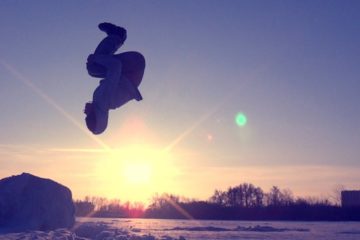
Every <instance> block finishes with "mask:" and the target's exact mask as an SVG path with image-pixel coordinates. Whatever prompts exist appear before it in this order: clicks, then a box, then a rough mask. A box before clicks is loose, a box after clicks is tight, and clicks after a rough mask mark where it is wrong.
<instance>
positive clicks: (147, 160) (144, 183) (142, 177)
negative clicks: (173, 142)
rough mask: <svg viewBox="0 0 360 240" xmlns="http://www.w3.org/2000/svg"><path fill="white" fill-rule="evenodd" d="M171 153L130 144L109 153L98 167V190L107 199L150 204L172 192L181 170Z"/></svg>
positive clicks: (100, 160)
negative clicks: (156, 196) (162, 193)
mask: <svg viewBox="0 0 360 240" xmlns="http://www.w3.org/2000/svg"><path fill="white" fill-rule="evenodd" d="M173 161H174V158H173V156H171V155H170V153H169V152H165V151H162V150H160V149H155V148H152V147H150V146H147V145H129V146H125V147H123V148H121V149H114V150H110V151H109V152H107V153H106V154H105V155H104V156H103V158H102V159H99V161H98V164H97V168H96V177H97V179H98V184H99V186H98V188H99V189H101V193H100V194H101V195H102V196H105V197H107V198H118V199H120V200H121V199H126V200H129V201H132V202H143V203H147V202H148V201H149V200H150V198H151V197H152V196H153V195H154V194H155V193H159V192H167V191H168V192H169V191H171V187H172V186H173V184H172V183H173V180H174V177H176V176H177V174H178V172H179V171H178V170H177V169H176V167H175V165H174V162H173Z"/></svg>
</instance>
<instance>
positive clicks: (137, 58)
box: [84, 23, 145, 134]
mask: <svg viewBox="0 0 360 240" xmlns="http://www.w3.org/2000/svg"><path fill="white" fill-rule="evenodd" d="M98 27H99V29H100V30H101V31H103V32H105V33H106V34H107V36H106V37H105V38H104V39H103V40H102V41H101V42H100V43H99V45H98V46H97V48H96V49H95V52H94V53H93V54H90V55H89V57H88V58H87V63H86V68H87V71H88V73H89V75H90V76H92V77H95V78H103V79H102V80H101V81H100V84H99V86H98V87H97V88H96V89H95V91H94V93H93V99H92V101H91V102H88V103H86V104H85V109H84V113H85V114H86V117H85V122H86V126H87V127H88V129H89V130H90V131H91V132H92V133H93V134H100V133H102V132H104V131H105V129H106V127H107V124H108V116H109V110H110V109H116V108H119V107H121V106H122V105H124V104H125V103H127V102H128V101H130V100H132V99H135V100H137V101H140V100H142V96H141V94H140V92H139V90H138V86H139V85H140V83H141V80H142V78H143V75H144V70H145V58H144V56H143V55H142V54H141V53H138V52H123V53H120V54H115V52H116V51H117V50H118V49H119V48H120V47H121V46H122V45H123V44H124V42H125V40H126V37H127V35H126V30H125V29H124V28H122V27H119V26H116V25H114V24H112V23H100V24H99V26H98Z"/></svg>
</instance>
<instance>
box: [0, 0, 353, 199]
mask: <svg viewBox="0 0 360 240" xmlns="http://www.w3.org/2000/svg"><path fill="white" fill-rule="evenodd" d="M359 10H360V4H359V2H358V1H203V0H195V1H106V2H105V1H59V2H54V1H51V2H49V1H26V2H24V1H2V2H1V3H0V27H1V30H2V34H1V37H0V60H1V64H0V77H1V79H0V109H1V111H2V114H1V118H0V125H1V135H0V176H1V177H5V176H8V175H11V174H16V173H20V172H22V171H31V172H33V173H34V174H38V175H41V176H44V177H52V178H55V179H56V180H58V181H61V182H63V183H64V184H66V185H68V186H70V187H71V188H72V190H73V192H74V194H75V195H76V196H79V197H81V196H83V195H86V194H87V195H91V194H92V193H93V192H95V193H96V194H99V195H100V194H104V193H103V192H101V190H100V187H99V189H98V190H96V191H95V190H93V192H91V191H92V190H84V188H83V187H82V186H84V184H86V183H88V182H89V181H90V180H89V179H91V177H93V176H94V175H93V174H95V173H96V168H97V166H98V164H101V157H99V156H98V155H96V154H94V153H93V152H89V151H88V150H89V149H90V150H91V149H93V150H94V149H99V148H101V147H102V146H101V145H99V143H98V142H99V141H101V142H103V143H105V144H106V145H108V146H109V147H111V148H114V149H117V148H126V147H127V146H129V145H141V146H144V145H146V146H151V147H152V148H153V149H167V150H168V151H169V152H171V155H172V158H171V160H169V161H172V162H173V163H172V166H173V167H174V169H177V171H175V172H176V174H175V173H174V174H175V175H174V176H173V177H171V182H172V183H173V185H171V184H170V185H169V186H168V187H167V188H165V187H164V191H165V190H166V191H169V192H171V191H172V192H175V193H179V194H182V195H186V196H194V197H199V198H204V197H206V196H209V194H211V191H212V190H213V189H214V188H215V187H216V188H222V189H225V188H226V187H228V186H230V185H235V184H238V183H241V182H244V181H248V182H252V183H254V184H257V185H259V186H261V187H263V188H264V189H267V188H269V187H270V186H271V185H279V186H280V187H284V188H290V189H293V191H294V193H295V194H302V195H304V194H317V195H321V194H322V195H324V194H325V195H326V194H327V193H329V192H331V189H332V188H333V187H334V186H335V185H336V184H343V185H344V186H346V187H348V188H359V186H358V182H359V180H360V178H359V177H358V174H356V172H357V171H358V169H359V167H360V165H359V156H360V149H359V146H360V124H359V123H360V105H359V101H358V93H359V92H360V82H359V80H358V79H359V77H358V76H360V68H359V67H358V63H359V62H360V59H359V58H360V48H359V44H358V43H359V42H360V31H359V30H360V29H359V24H358V23H359V22H360V15H359V14H358V12H359ZM103 21H109V22H113V23H115V24H118V25H121V26H124V27H125V28H126V29H127V30H128V39H127V41H126V43H125V45H124V46H123V48H122V49H121V50H120V51H130V50H136V51H139V52H141V53H142V54H143V55H144V56H145V58H146V60H147V66H146V70H145V76H144V79H143V83H142V84H141V85H140V91H141V92H142V94H143V97H144V100H143V101H142V102H130V103H129V104H127V105H126V106H124V107H122V108H120V109H117V110H115V111H113V112H112V113H111V116H110V122H109V126H108V129H107V131H106V132H105V133H104V134H102V135H101V136H99V137H96V138H94V137H91V136H90V135H89V134H88V133H86V132H84V131H83V130H81V128H79V125H83V123H84V121H83V118H84V116H83V113H82V109H83V105H84V103H85V102H86V101H89V100H90V98H91V94H92V91H93V90H94V89H95V87H96V86H97V84H98V79H94V78H91V77H89V76H88V75H87V73H86V69H85V60H86V57H87V56H88V54H90V53H91V52H92V51H93V50H94V49H95V47H96V45H97V44H98V42H99V41H100V40H101V39H102V38H103V37H104V34H103V33H102V32H100V31H99V30H98V29H97V24H98V23H100V22H103ZM26 83H27V84H26ZM29 84H30V85H32V86H33V87H29ZM59 109H60V111H59ZM238 112H244V113H245V114H246V115H247V117H248V124H247V125H246V126H245V127H242V128H239V127H238V126H236V124H235V122H234V117H235V115H236V113H238ZM65 115H66V116H67V117H66V116H65ZM69 116H70V118H71V119H72V120H69ZM74 122H76V124H74ZM54 149H55V150H56V151H54ZM59 149H60V150H61V151H58V150H59ZM76 149H77V151H75V150H76ZM78 150H82V151H78ZM138 151H141V148H139V150H138ZM299 171H300V172H301V173H303V174H301V176H299V175H298V173H299ZM97 177H98V178H99V179H100V180H101V176H97ZM92 179H93V178H92ZM209 179H210V180H209ZM100 180H99V181H100ZM207 180H208V181H210V182H208V181H207ZM119 181H120V180H119ZM189 186H191V187H189ZM199 188H200V189H203V190H202V191H199V190H197V189H199ZM154 191H162V189H156V188H154ZM105 195H106V194H105ZM121 197H123V198H126V196H121Z"/></svg>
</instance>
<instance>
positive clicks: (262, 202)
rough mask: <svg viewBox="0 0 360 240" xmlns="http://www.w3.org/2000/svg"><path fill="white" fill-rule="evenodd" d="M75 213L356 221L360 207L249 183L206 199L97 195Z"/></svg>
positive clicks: (78, 204)
mask: <svg viewBox="0 0 360 240" xmlns="http://www.w3.org/2000/svg"><path fill="white" fill-rule="evenodd" d="M75 208H76V214H77V216H92V217H113V218H115V217H126V218H165V219H221V220H297V221H308V220H313V221H315V220H316V221H320V220H321V221H323V220H327V221H340V220H342V221H344V220H349V221H350V220H351V221H359V220H360V208H342V207H340V206H339V205H337V204H334V203H332V202H331V201H330V200H329V199H327V198H303V197H294V196H293V194H292V192H291V191H290V190H288V189H280V188H279V187H277V186H273V187H272V188H271V189H270V191H269V192H264V191H263V190H262V189H261V188H260V187H256V186H254V185H253V184H251V183H242V184H239V185H237V186H234V187H229V188H228V189H227V190H226V191H222V190H215V191H214V193H213V195H212V196H210V197H209V199H208V200H205V201H199V200H193V199H189V198H185V197H180V196H177V195H173V194H168V193H164V194H161V195H158V194H156V195H154V196H153V198H152V200H151V202H150V204H149V205H148V206H147V207H145V206H144V204H142V203H130V202H125V203H121V202H120V201H119V200H107V199H105V198H99V197H86V198H85V199H84V200H77V201H75Z"/></svg>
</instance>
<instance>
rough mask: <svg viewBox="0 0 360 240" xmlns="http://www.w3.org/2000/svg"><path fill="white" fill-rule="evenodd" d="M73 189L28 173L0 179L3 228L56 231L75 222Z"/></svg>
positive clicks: (0, 207) (0, 224)
mask: <svg viewBox="0 0 360 240" xmlns="http://www.w3.org/2000/svg"><path fill="white" fill-rule="evenodd" d="M74 213H75V208H74V204H73V201H72V196H71V191H70V190H69V189H68V188H67V187H65V186H63V185H60V184H59V183H56V182H54V181H52V180H50V179H44V178H39V177H36V176H33V175H31V174H28V173H23V174H21V175H17V176H12V177H8V178H4V179H1V180H0V230H1V229H2V230H3V231H4V229H5V230H8V231H26V230H42V231H45V230H52V229H57V228H70V227H72V226H73V225H74V222H75V216H74Z"/></svg>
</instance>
